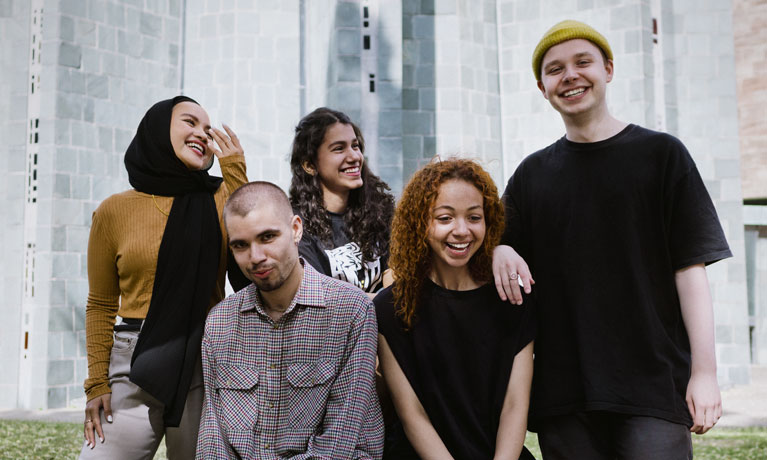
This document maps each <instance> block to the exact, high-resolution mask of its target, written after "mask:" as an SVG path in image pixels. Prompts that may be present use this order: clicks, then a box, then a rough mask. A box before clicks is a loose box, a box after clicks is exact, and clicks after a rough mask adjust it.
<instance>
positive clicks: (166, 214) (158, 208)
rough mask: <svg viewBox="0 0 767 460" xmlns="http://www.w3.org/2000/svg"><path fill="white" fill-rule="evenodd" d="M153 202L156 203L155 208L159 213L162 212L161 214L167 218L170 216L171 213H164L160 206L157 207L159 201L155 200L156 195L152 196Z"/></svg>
mask: <svg viewBox="0 0 767 460" xmlns="http://www.w3.org/2000/svg"><path fill="white" fill-rule="evenodd" d="M152 201H153V202H154V207H155V208H157V210H158V211H160V212H161V213H163V214H165V216H166V217H167V216H170V214H169V213H167V212H165V211H163V210H162V208H160V206H158V205H157V200H155V198H154V195H152Z"/></svg>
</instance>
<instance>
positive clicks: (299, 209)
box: [290, 107, 394, 293]
mask: <svg viewBox="0 0 767 460" xmlns="http://www.w3.org/2000/svg"><path fill="white" fill-rule="evenodd" d="M364 153H365V140H364V139H363V137H362V133H361V132H360V129H359V128H358V127H357V125H355V124H354V123H352V121H351V120H350V119H349V117H348V116H346V114H344V113H342V112H339V111H336V110H332V109H328V108H326V107H320V108H318V109H316V110H314V111H313V112H312V113H310V114H308V115H306V116H305V117H304V118H302V119H301V121H300V122H299V123H298V126H296V134H295V137H294V138H293V150H292V153H291V157H290V169H291V172H292V173H293V178H292V181H291V183H290V203H291V205H292V206H293V210H294V211H295V212H296V214H298V215H299V216H301V218H302V219H303V224H304V236H303V238H302V239H301V242H300V244H299V253H300V254H301V256H302V257H303V258H304V259H305V260H306V261H307V262H309V263H310V264H311V265H312V266H313V267H314V268H315V269H317V271H319V272H320V273H323V274H325V275H327V276H331V277H333V278H338V279H341V280H344V281H347V282H349V283H351V284H354V285H355V286H357V287H359V288H361V289H362V290H363V291H366V292H368V293H374V292H377V291H378V290H379V289H381V287H382V281H383V274H384V271H385V270H386V268H387V259H388V253H389V225H390V223H391V217H392V214H393V213H394V198H393V197H392V195H391V194H390V193H389V192H388V191H389V186H388V185H386V183H385V182H383V181H382V180H381V179H380V178H378V176H376V175H375V174H373V173H372V172H371V171H370V169H369V168H368V166H367V163H365V157H364V156H363V154H364Z"/></svg>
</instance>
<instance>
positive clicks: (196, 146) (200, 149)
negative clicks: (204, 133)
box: [186, 142, 205, 156]
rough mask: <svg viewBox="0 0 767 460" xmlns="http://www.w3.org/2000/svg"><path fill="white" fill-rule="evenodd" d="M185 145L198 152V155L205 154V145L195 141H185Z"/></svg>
mask: <svg viewBox="0 0 767 460" xmlns="http://www.w3.org/2000/svg"><path fill="white" fill-rule="evenodd" d="M186 146H187V147H189V148H190V149H192V150H194V151H195V152H197V153H198V154H200V156H203V155H205V147H204V146H203V145H201V144H198V143H197V142H187V143H186Z"/></svg>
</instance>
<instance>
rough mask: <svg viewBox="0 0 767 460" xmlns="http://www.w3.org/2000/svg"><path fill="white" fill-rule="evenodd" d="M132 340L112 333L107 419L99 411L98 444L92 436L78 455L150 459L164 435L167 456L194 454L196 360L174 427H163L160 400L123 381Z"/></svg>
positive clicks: (132, 335) (134, 336)
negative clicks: (101, 436)
mask: <svg viewBox="0 0 767 460" xmlns="http://www.w3.org/2000/svg"><path fill="white" fill-rule="evenodd" d="M137 340H138V332H133V331H121V332H115V342H114V345H113V346H112V354H111V355H110V357H109V382H110V384H111V387H112V419H113V422H112V423H108V422H107V421H106V418H105V417H104V412H103V411H102V412H101V426H102V428H103V430H104V443H103V444H102V443H101V442H99V439H98V435H96V446H95V447H94V448H93V449H90V448H89V447H88V446H87V445H86V444H85V442H84V441H83V447H82V450H81V451H80V458H81V459H84V460H89V459H110V460H111V459H114V460H118V459H125V460H136V459H147V460H152V458H153V457H154V454H155V452H156V451H157V448H158V447H159V445H160V441H161V440H162V438H163V436H164V437H165V446H166V449H167V454H168V459H170V460H175V459H190V458H194V457H195V449H196V447H197V432H198V430H199V426H200V416H201V414H202V398H203V395H204V394H205V393H204V391H203V385H202V367H201V365H200V363H199V362H198V364H197V369H196V370H195V373H194V376H193V377H192V385H191V387H190V388H189V394H188V395H187V398H186V405H185V406H184V414H183V416H182V418H181V424H180V425H179V426H178V427H166V426H165V425H164V423H163V420H162V415H163V404H162V403H161V402H159V401H158V400H156V399H155V398H154V397H152V396H150V395H149V394H148V393H147V392H145V391H144V390H142V389H141V388H139V387H138V386H136V385H135V384H133V383H132V382H131V381H130V380H129V378H128V377H129V374H130V361H131V355H133V350H134V348H135V347H136V341H137Z"/></svg>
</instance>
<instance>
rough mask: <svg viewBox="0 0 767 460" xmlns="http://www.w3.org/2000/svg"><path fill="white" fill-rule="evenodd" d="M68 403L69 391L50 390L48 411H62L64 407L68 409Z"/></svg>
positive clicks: (52, 388) (63, 389)
mask: <svg viewBox="0 0 767 460" xmlns="http://www.w3.org/2000/svg"><path fill="white" fill-rule="evenodd" d="M67 402H68V400H67V389H66V388H65V387H64V388H62V387H50V388H48V397H47V404H48V409H60V408H62V407H66V405H67Z"/></svg>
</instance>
